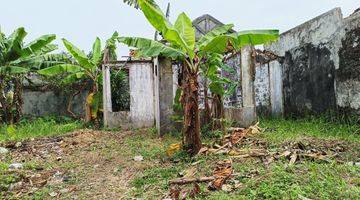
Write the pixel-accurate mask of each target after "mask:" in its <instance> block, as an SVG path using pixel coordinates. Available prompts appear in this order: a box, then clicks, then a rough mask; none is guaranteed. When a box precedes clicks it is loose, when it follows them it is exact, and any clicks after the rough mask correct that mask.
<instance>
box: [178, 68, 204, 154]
mask: <svg viewBox="0 0 360 200" xmlns="http://www.w3.org/2000/svg"><path fill="white" fill-rule="evenodd" d="M185 68H186V67H185ZM188 70H189V68H187V70H185V72H184V73H185V77H184V78H185V80H184V85H183V98H182V103H183V107H184V128H183V135H184V147H185V150H187V152H188V153H189V154H190V155H196V154H197V153H198V152H199V151H200V149H201V139H200V116H199V100H198V98H199V84H198V79H197V78H198V77H197V76H198V75H197V72H189V71H188Z"/></svg>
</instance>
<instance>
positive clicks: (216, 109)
mask: <svg viewBox="0 0 360 200" xmlns="http://www.w3.org/2000/svg"><path fill="white" fill-rule="evenodd" d="M212 118H213V119H214V122H213V128H212V129H213V130H222V129H223V128H224V127H223V124H222V119H223V118H224V104H223V100H222V97H221V95H218V94H214V95H213V103H212Z"/></svg>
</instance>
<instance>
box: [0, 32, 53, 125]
mask: <svg viewBox="0 0 360 200" xmlns="http://www.w3.org/2000/svg"><path fill="white" fill-rule="evenodd" d="M26 35H27V33H26V31H25V29H24V28H22V27H21V28H18V29H16V30H15V31H14V32H13V33H12V34H11V35H10V36H8V37H6V36H5V34H4V33H2V32H1V30H0V107H1V113H0V121H1V118H2V121H4V122H7V123H16V122H18V121H19V120H20V117H21V108H22V83H23V79H24V77H25V75H26V74H28V72H31V71H33V70H37V69H39V68H41V67H46V66H51V65H53V64H57V63H58V61H57V58H58V56H57V55H56V54H50V52H52V51H54V50H56V49H57V47H56V45H53V44H51V42H52V41H53V40H55V38H56V36H55V35H44V36H41V37H40V38H38V39H36V40H34V41H32V42H30V43H28V44H24V38H25V37H26Z"/></svg>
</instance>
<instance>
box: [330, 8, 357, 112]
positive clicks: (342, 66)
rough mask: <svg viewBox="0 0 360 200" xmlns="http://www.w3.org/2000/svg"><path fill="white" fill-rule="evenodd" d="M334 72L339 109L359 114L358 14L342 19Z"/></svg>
mask: <svg viewBox="0 0 360 200" xmlns="http://www.w3.org/2000/svg"><path fill="white" fill-rule="evenodd" d="M343 29H344V34H343V35H342V37H341V46H340V49H339V67H338V68H337V70H336V99H337V104H338V106H339V107H340V108H341V109H346V110H348V109H350V110H352V111H354V112H356V113H360V12H357V13H354V14H352V15H351V16H349V17H347V18H345V19H344V24H343Z"/></svg>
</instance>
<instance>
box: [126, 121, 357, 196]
mask: <svg viewBox="0 0 360 200" xmlns="http://www.w3.org/2000/svg"><path fill="white" fill-rule="evenodd" d="M260 126H261V127H262V128H264V130H265V131H264V132H263V133H260V134H258V135H257V136H256V137H258V138H261V139H263V140H265V141H267V142H268V143H269V148H274V149H276V148H280V147H281V144H284V143H286V142H289V141H301V140H302V139H304V138H309V137H310V138H313V139H314V140H317V141H320V142H321V141H327V140H338V141H344V142H345V141H346V142H349V143H351V144H353V145H354V146H355V147H356V148H355V149H353V150H354V151H359V150H360V135H359V130H360V129H359V128H360V126H359V125H356V124H350V123H349V124H346V123H334V122H333V123H330V122H328V121H327V120H326V119H324V118H306V119H275V118H272V119H266V118H263V119H261V122H260ZM204 137H208V135H205V136H204ZM156 138H157V137H156V136H155V137H151V138H148V137H145V138H144V136H143V135H142V136H135V137H131V138H128V139H127V140H128V142H129V144H130V143H131V144H132V145H130V146H131V147H132V148H134V149H133V150H132V151H135V152H137V153H140V154H144V155H148V154H149V155H148V156H150V155H151V156H150V158H153V160H152V161H150V162H154V161H156V162H157V163H156V164H155V165H151V166H149V167H148V168H145V169H144V170H143V171H141V172H139V173H138V174H137V175H136V176H135V178H134V179H133V180H132V181H131V186H133V187H134V188H135V189H134V190H133V192H132V195H133V196H135V197H138V198H144V199H159V198H163V197H164V194H166V192H168V191H169V185H168V181H169V180H171V179H173V178H177V177H179V173H182V172H184V171H186V170H187V169H189V168H191V167H194V166H195V167H196V169H197V173H196V175H197V176H211V174H212V171H213V169H214V167H215V165H216V162H217V161H220V160H224V159H228V158H229V157H228V156H227V155H207V156H196V157H194V158H189V157H188V156H186V154H185V153H184V152H179V153H177V154H175V155H174V156H173V157H172V158H171V159H170V160H166V158H165V157H166V156H165V157H164V152H165V151H166V146H167V144H170V143H171V142H175V141H176V139H177V140H178V141H180V138H176V139H174V138H173V137H165V138H164V139H163V140H162V143H163V144H161V143H159V141H157V142H154V141H155V140H157V139H156ZM204 139H205V141H207V140H208V138H204ZM150 144H152V145H150ZM154 144H160V145H159V146H158V145H154ZM155 155H161V156H160V157H161V158H162V159H161V161H159V160H156V159H155V158H156V156H155ZM354 155H358V154H354ZM348 157H349V158H348V159H349V160H353V161H355V162H356V161H360V160H358V159H360V158H357V157H354V156H353V154H352V152H349V155H348ZM167 159H169V158H167ZM194 163H196V165H193V164H194ZM233 169H234V173H237V174H242V175H244V176H241V177H239V178H235V180H236V181H238V182H239V183H240V184H239V185H240V186H239V188H237V189H236V190H234V191H231V192H225V191H215V192H207V191H206V184H200V187H201V188H202V193H201V194H200V195H199V196H198V197H197V199H217V200H218V199H220V200H226V199H301V198H303V199H305V198H310V199H357V198H359V197H360V167H359V166H350V165H348V164H347V163H342V164H341V163H336V162H331V163H321V162H316V161H305V162H302V163H297V164H295V165H289V163H288V161H285V160H279V161H277V162H274V163H272V164H270V165H269V166H266V165H264V164H263V163H262V162H261V161H259V160H257V159H250V160H248V161H236V160H235V161H233ZM254 172H255V175H251V174H252V173H254ZM249 174H250V175H249Z"/></svg>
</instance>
